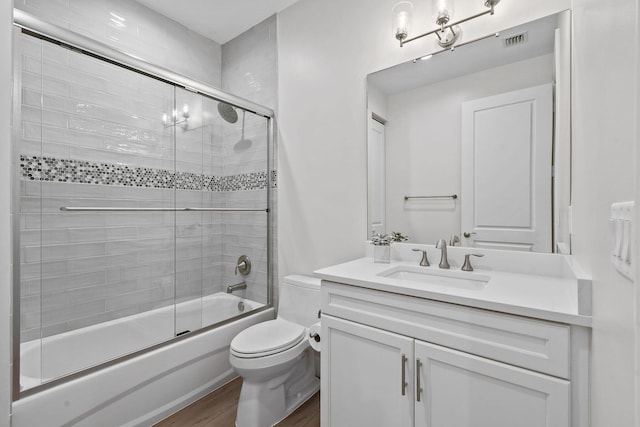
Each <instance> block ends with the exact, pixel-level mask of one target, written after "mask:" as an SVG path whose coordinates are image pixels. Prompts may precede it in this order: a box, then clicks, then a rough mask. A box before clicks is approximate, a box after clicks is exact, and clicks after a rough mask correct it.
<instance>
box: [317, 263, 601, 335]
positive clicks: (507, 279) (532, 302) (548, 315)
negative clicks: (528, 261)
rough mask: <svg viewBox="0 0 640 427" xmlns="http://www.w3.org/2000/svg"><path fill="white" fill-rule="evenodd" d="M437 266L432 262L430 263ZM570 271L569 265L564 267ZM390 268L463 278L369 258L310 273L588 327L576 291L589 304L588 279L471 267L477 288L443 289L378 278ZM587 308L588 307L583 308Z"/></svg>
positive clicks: (588, 320) (434, 268)
mask: <svg viewBox="0 0 640 427" xmlns="http://www.w3.org/2000/svg"><path fill="white" fill-rule="evenodd" d="M434 264H437V263H434ZM569 267H570V266H569ZM391 269H394V270H413V271H419V270H418V269H424V270H423V271H424V272H425V273H433V274H435V275H440V274H443V273H444V274H451V275H455V276H457V277H464V274H465V272H462V271H460V270H459V268H458V269H454V268H453V266H452V270H451V273H448V271H449V270H444V271H443V270H442V269H439V268H438V266H437V265H432V266H429V267H417V263H416V262H415V261H411V262H409V261H403V260H395V261H392V262H391V263H390V264H384V263H374V261H373V258H372V257H365V258H360V259H356V260H354V261H350V262H345V263H343V264H338V265H334V266H330V267H327V268H323V269H320V270H317V271H315V275H316V276H317V277H319V278H321V279H323V280H327V281H331V282H337V283H343V284H347V285H352V286H359V287H363V288H368V289H373V290H378V291H384V292H391V293H395V294H402V295H408V296H412V297H418V298H426V299H430V300H436V301H442V302H447V303H453V304H460V305H465V306H470V307H477V308H482V309H487V310H493V311H499V312H503V313H509V314H515V315H520V316H527V317H533V318H537V319H544V320H551V321H555V322H561V323H568V324H574V325H580V326H587V327H590V326H591V316H589V315H585V314H581V313H584V312H585V311H584V309H580V308H579V305H580V304H581V303H582V299H583V298H579V294H580V293H581V292H584V290H583V289H580V288H581V287H584V286H588V292H589V302H590V290H591V289H590V281H589V280H587V281H586V282H588V283H587V284H586V285H585V280H584V279H579V278H578V277H571V275H570V274H562V275H536V274H531V273H530V272H527V273H520V272H514V271H499V270H490V269H482V268H476V269H475V271H474V272H473V273H471V275H470V277H473V276H475V277H482V276H484V277H486V278H488V279H489V280H488V282H486V284H484V285H482V286H479V287H465V286H448V285H446V284H437V283H425V282H420V281H413V280H410V279H409V280H406V279H405V280H401V279H397V278H394V277H386V276H384V274H385V273H386V272H388V271H393V270H391ZM589 306H590V304H589Z"/></svg>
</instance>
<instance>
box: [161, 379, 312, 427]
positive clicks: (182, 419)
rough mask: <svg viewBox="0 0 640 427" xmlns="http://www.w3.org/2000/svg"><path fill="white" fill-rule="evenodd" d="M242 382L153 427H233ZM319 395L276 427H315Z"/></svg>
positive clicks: (231, 383) (240, 380)
mask: <svg viewBox="0 0 640 427" xmlns="http://www.w3.org/2000/svg"><path fill="white" fill-rule="evenodd" d="M241 386H242V379H241V378H237V379H235V380H233V381H231V382H230V383H228V384H226V385H224V386H223V387H221V388H219V389H218V390H216V391H214V392H212V393H210V394H208V395H206V396H205V397H203V398H202V399H200V400H198V401H197V402H194V403H192V404H191V405H189V406H187V407H186V408H184V409H182V410H181V411H179V412H176V413H175V414H173V415H171V416H170V417H169V418H166V419H164V420H162V421H160V422H159V423H158V424H156V425H155V426H156V427H196V426H199V427H204V426H207V427H234V425H235V420H236V409H237V407H238V399H239V397H240V387H241ZM319 426H320V393H319V392H318V393H316V394H315V395H314V396H313V397H311V398H310V399H309V400H307V402H305V403H304V404H303V405H302V406H300V407H299V408H298V409H296V411H295V412H294V413H292V414H291V415H289V416H288V417H287V418H286V419H284V420H282V421H281V422H280V423H278V427H319Z"/></svg>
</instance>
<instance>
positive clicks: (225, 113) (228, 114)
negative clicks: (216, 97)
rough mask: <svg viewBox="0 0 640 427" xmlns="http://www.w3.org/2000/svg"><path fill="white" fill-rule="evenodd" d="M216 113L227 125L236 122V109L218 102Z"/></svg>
mask: <svg viewBox="0 0 640 427" xmlns="http://www.w3.org/2000/svg"><path fill="white" fill-rule="evenodd" d="M218 113H219V114H220V117H222V118H223V119H225V120H226V121H227V122H229V123H235V122H237V121H238V113H237V112H236V109H235V108H233V107H232V106H231V105H229V104H227V103H226V102H218Z"/></svg>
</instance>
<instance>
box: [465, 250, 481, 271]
mask: <svg viewBox="0 0 640 427" xmlns="http://www.w3.org/2000/svg"><path fill="white" fill-rule="evenodd" d="M470 256H477V257H483V256H484V254H466V255H465V256H464V264H462V271H473V267H472V266H471V261H469V257H470Z"/></svg>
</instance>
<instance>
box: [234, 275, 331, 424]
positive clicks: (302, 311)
mask: <svg viewBox="0 0 640 427" xmlns="http://www.w3.org/2000/svg"><path fill="white" fill-rule="evenodd" d="M279 290H280V295H279V296H280V303H279V304H278V316H277V318H276V319H274V320H269V321H267V322H263V323H259V324H257V325H253V326H251V327H249V328H247V329H245V330H244V331H242V332H240V333H239V334H238V335H236V337H235V338H234V339H233V341H231V351H230V355H229V361H230V362H231V366H233V368H234V369H235V371H236V372H237V373H238V375H240V376H241V377H242V379H243V382H242V390H241V391H240V400H239V402H238V412H237V415H236V426H237V427H268V426H272V425H274V424H276V423H277V422H279V421H280V420H282V419H284V418H285V417H286V416H287V415H289V414H290V413H291V412H293V411H294V410H295V409H296V408H297V407H298V406H300V405H301V404H302V403H304V402H305V401H306V400H307V399H308V398H309V397H311V396H312V395H313V394H314V393H315V392H317V391H318V390H319V388H320V380H319V379H318V377H317V376H316V371H317V364H318V357H317V354H318V353H316V352H314V351H313V350H312V349H311V348H310V346H309V342H308V341H307V335H308V329H309V327H310V326H311V325H312V324H313V323H315V322H317V321H318V313H319V310H320V280H319V279H315V278H313V277H307V276H287V277H285V278H284V281H283V282H282V284H281V285H280V288H279Z"/></svg>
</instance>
